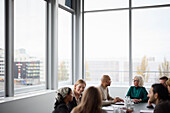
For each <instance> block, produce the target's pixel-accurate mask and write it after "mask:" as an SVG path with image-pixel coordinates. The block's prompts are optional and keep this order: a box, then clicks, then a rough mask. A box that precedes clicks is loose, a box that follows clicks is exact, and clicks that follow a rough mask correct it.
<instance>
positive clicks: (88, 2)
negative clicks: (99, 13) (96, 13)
mask: <svg viewBox="0 0 170 113" xmlns="http://www.w3.org/2000/svg"><path fill="white" fill-rule="evenodd" d="M128 6H129V1H128V0H84V10H85V11H89V10H102V9H114V8H125V7H126V8H127V7H128Z"/></svg>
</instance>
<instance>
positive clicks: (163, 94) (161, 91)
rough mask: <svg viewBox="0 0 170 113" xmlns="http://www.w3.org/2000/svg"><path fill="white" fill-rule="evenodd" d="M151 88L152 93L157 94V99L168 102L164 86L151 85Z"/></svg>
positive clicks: (166, 90)
mask: <svg viewBox="0 0 170 113" xmlns="http://www.w3.org/2000/svg"><path fill="white" fill-rule="evenodd" d="M152 88H153V93H154V94H155V93H158V98H159V99H160V100H168V99H169V96H168V94H169V93H168V89H167V88H166V87H164V85H162V84H153V85H152Z"/></svg>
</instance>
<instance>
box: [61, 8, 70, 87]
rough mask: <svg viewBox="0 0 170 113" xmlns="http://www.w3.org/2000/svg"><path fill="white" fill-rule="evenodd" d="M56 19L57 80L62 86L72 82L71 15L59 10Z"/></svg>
mask: <svg viewBox="0 0 170 113" xmlns="http://www.w3.org/2000/svg"><path fill="white" fill-rule="evenodd" d="M58 17H59V18H58V80H59V83H60V84H59V85H62V83H64V84H66V83H71V80H72V79H71V78H72V66H71V65H72V62H71V61H72V60H71V56H72V45H71V43H72V33H71V31H72V14H71V13H69V12H67V11H64V10H63V9H60V8H59V13H58Z"/></svg>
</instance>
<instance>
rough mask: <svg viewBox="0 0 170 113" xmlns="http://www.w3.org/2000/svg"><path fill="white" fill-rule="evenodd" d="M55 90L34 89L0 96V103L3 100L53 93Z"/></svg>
mask: <svg viewBox="0 0 170 113" xmlns="http://www.w3.org/2000/svg"><path fill="white" fill-rule="evenodd" d="M55 92H56V90H41V91H34V92H29V93H22V94H17V95H15V96H14V97H1V98H0V104H1V103H5V102H10V101H15V100H19V99H25V98H30V97H34V96H39V95H44V94H49V93H55Z"/></svg>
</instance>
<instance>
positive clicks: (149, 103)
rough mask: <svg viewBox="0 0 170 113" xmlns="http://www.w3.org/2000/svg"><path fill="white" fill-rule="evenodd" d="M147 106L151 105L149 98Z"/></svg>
mask: <svg viewBox="0 0 170 113" xmlns="http://www.w3.org/2000/svg"><path fill="white" fill-rule="evenodd" d="M148 105H149V106H151V105H152V104H151V102H150V98H149V100H148Z"/></svg>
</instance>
